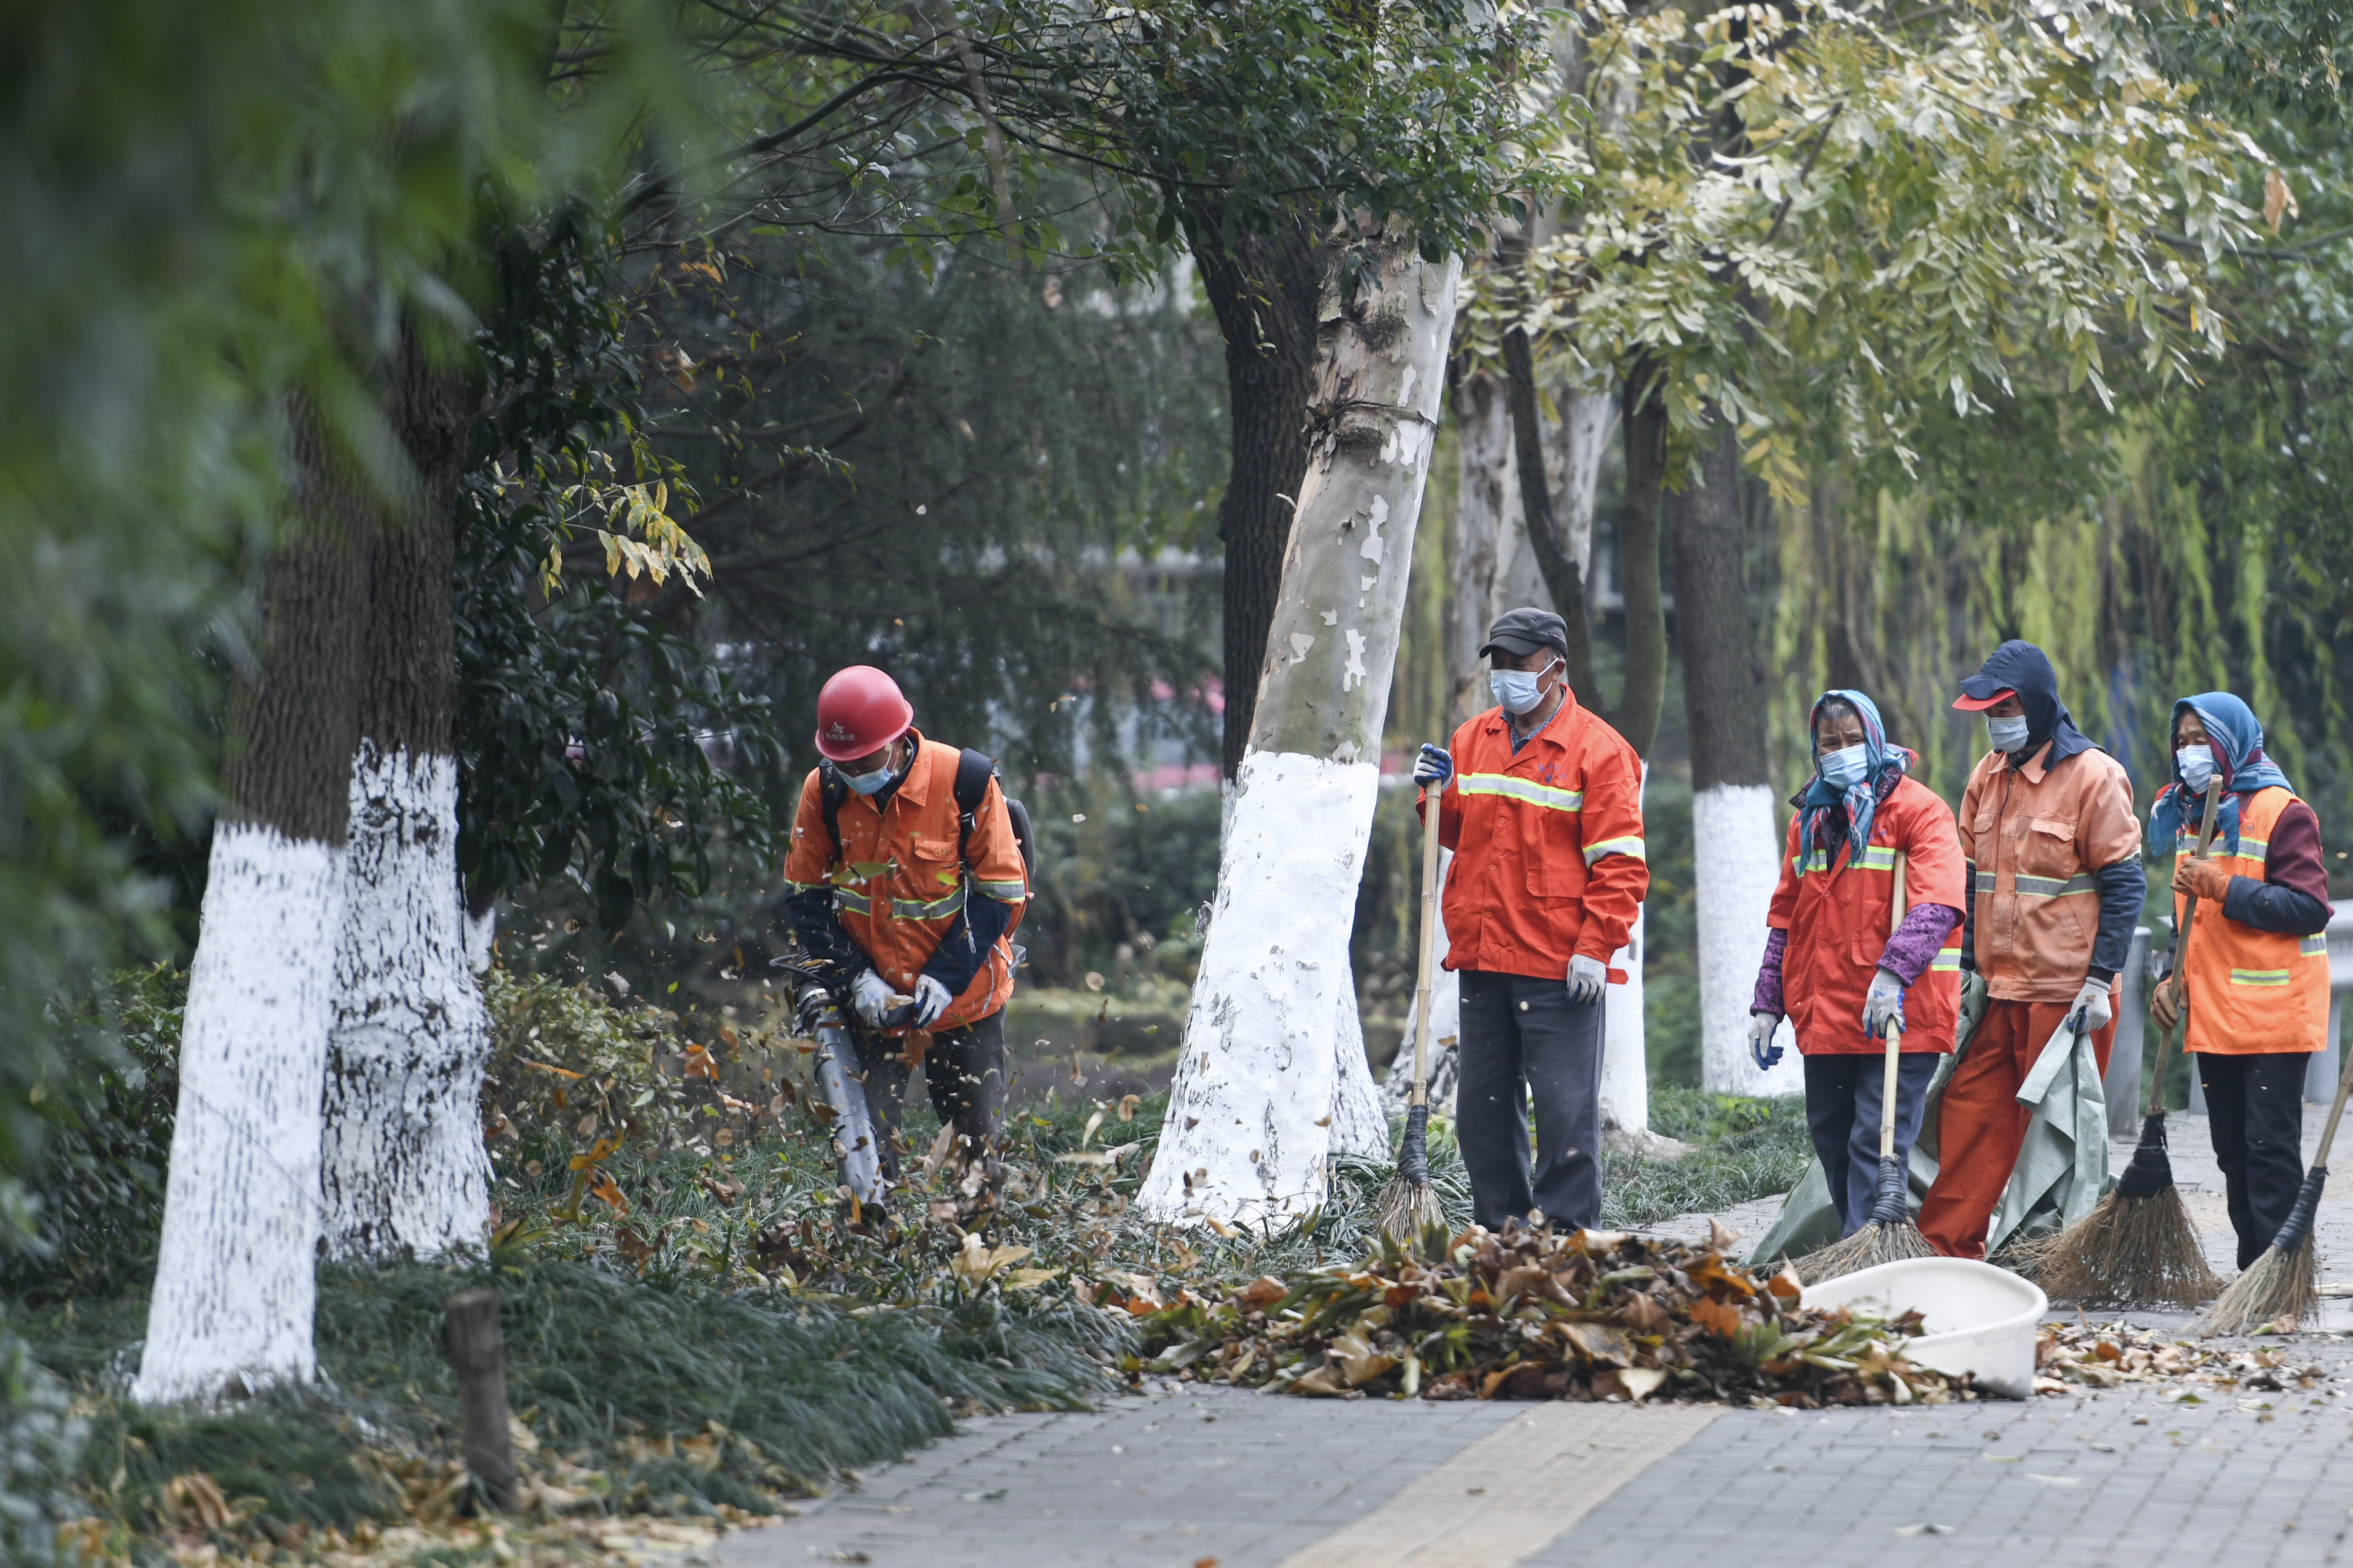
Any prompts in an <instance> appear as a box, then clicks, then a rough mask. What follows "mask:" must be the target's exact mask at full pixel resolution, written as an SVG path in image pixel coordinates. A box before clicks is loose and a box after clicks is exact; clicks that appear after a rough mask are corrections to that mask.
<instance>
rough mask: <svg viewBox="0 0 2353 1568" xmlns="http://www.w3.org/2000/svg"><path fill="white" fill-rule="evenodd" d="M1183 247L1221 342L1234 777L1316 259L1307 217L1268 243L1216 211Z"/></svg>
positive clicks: (1295, 480)
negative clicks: (1226, 415)
mask: <svg viewBox="0 0 2353 1568" xmlns="http://www.w3.org/2000/svg"><path fill="white" fill-rule="evenodd" d="M1185 228H1186V236H1187V240H1188V241H1189V242H1190V244H1191V246H1192V250H1193V258H1194V262H1195V264H1196V265H1197V266H1198V268H1200V276H1201V288H1202V291H1203V292H1204V293H1206V294H1207V295H1208V300H1209V309H1210V310H1212V311H1214V312H1215V313H1216V315H1217V318H1218V329H1219V331H1220V332H1221V333H1222V334H1223V335H1224V337H1225V340H1226V388H1227V401H1228V403H1229V405H1230V410H1231V418H1232V422H1233V455H1232V464H1231V467H1230V468H1229V472H1228V474H1227V477H1226V493H1225V496H1224V498H1223V499H1222V500H1219V503H1218V537H1219V539H1220V540H1222V541H1224V542H1225V547H1226V560H1225V574H1224V581H1223V594H1224V606H1223V608H1224V616H1225V627H1224V644H1225V671H1226V679H1225V697H1226V711H1225V759H1224V773H1225V777H1226V780H1227V782H1228V784H1229V787H1230V784H1231V783H1232V780H1233V778H1234V776H1235V774H1236V773H1238V772H1239V771H1240V767H1241V763H1242V753H1243V752H1244V750H1245V749H1246V748H1247V746H1248V743H1249V741H1250V718H1251V714H1252V712H1253V711H1254V710H1255V709H1256V707H1257V703H1258V688H1257V685H1256V677H1257V673H1258V670H1259V668H1260V666H1261V665H1262V664H1263V663H1264V662H1265V660H1266V634H1267V627H1268V626H1270V625H1271V624H1272V622H1273V619H1274V605H1275V598H1276V595H1278V594H1279V593H1280V592H1281V590H1282V553H1283V546H1284V544H1285V542H1288V541H1289V539H1290V537H1291V518H1292V509H1293V504H1294V503H1295V502H1296V501H1297V500H1298V498H1299V487H1300V485H1301V483H1302V482H1303V476H1304V474H1305V473H1306V471H1307V441H1306V437H1305V436H1304V435H1303V433H1302V431H1301V429H1300V415H1301V412H1302V411H1303V409H1305V408H1306V406H1307V398H1308V394H1309V391H1310V390H1311V388H1312V387H1313V386H1314V376H1315V310H1316V300H1317V298H1318V296H1319V294H1320V293H1321V291H1322V289H1323V284H1324V259H1323V249H1322V247H1320V246H1319V245H1318V244H1317V243H1316V239H1315V234H1314V228H1313V226H1311V223H1310V221H1309V219H1308V218H1307V216H1305V215H1304V214H1303V215H1302V216H1301V218H1300V221H1298V222H1297V223H1295V224H1293V225H1291V226H1288V227H1285V228H1283V229H1281V230H1279V231H1277V232H1275V233H1273V234H1249V233H1242V232H1239V231H1234V230H1232V229H1231V226H1230V225H1229V217H1228V215H1227V214H1226V212H1225V211H1224V209H1223V208H1222V207H1220V206H1217V205H1208V206H1204V207H1201V208H1198V209H1197V210H1193V211H1191V212H1189V213H1188V215H1187V222H1186V226H1185Z"/></svg>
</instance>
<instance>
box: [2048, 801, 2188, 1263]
mask: <svg viewBox="0 0 2353 1568" xmlns="http://www.w3.org/2000/svg"><path fill="white" fill-rule="evenodd" d="M2221 795H2222V781H2221V779H2220V778H2219V777H2218V778H2216V779H2215V780H2214V782H2213V783H2211V784H2208V785H2207V786H2206V816H2205V818H2204V820H2203V822H2202V823H2201V824H2200V827H2199V832H2198V858H2200V859H2201V860H2202V859H2204V858H2206V855H2207V852H2208V851H2209V850H2210V849H2211V848H2212V847H2213V844H2214V828H2215V826H2216V825H2215V816H2216V807H2217V806H2218V805H2220V804H2221ZM2197 919H2198V900H2197V899H2196V898H2195V897H2194V896H2192V897H2190V898H2188V899H2186V900H2184V904H2183V910H2182V918H2181V928H2180V929H2181V956H2180V959H2179V962H2178V963H2175V964H2174V966H2173V978H2172V981H2171V984H2172V985H2173V986H2174V988H2175V996H2176V999H2177V1000H2178V1001H2179V1003H2180V1013H2179V1017H2177V1018H2176V1019H2175V1020H2174V1026H2173V1027H2172V1028H2171V1029H2169V1030H2168V1031H2167V1032H2166V1033H2165V1034H2164V1035H2161V1036H2159V1037H2158V1042H2157V1071H2156V1074H2155V1076H2154V1077H2153V1078H2152V1079H2150V1081H2149V1086H2148V1109H2147V1110H2146V1111H2145V1112H2143V1114H2142V1116H2141V1123H2140V1143H2139V1145H2138V1146H2137V1148H2135V1149H2134V1150H2133V1157H2132V1162H2131V1163H2129V1164H2127V1165H2126V1167H2125V1169H2124V1173H2123V1174H2122V1175H2121V1176H2119V1177H2117V1178H2116V1190H2115V1191H2114V1192H2111V1193H2109V1194H2107V1195H2106V1196H2105V1197H2103V1198H2101V1199H2100V1202H2099V1205H2098V1206H2097V1207H2095V1208H2094V1209H2093V1210H2092V1212H2091V1213H2090V1214H2087V1215H2084V1217H2083V1218H2082V1219H2079V1220H2077V1221H2076V1222H2075V1223H2074V1224H2073V1225H2071V1226H2068V1227H2067V1228H2066V1229H2065V1230H2063V1231H2062V1232H2060V1233H2059V1234H2058V1235H2057V1236H2055V1237H2051V1238H2050V1239H2048V1240H2045V1241H2036V1242H2029V1243H2028V1244H2026V1246H2025V1247H2022V1248H2021V1258H2020V1262H2021V1268H2023V1270H2024V1271H2025V1272H2026V1273H2028V1274H2030V1275H2031V1276H2032V1277H2033V1279H2034V1282H2035V1283H2036V1284H2038V1285H2040V1286H2042V1288H2043V1289H2045V1290H2047V1291H2049V1292H2050V1293H2051V1294H2052V1295H2053V1296H2055V1297H2058V1298H2061V1299H2062V1300H2070V1301H2105V1302H2113V1303H2115V1304H2116V1305H2118V1306H2126V1307H2155V1306H2167V1305H2170V1306H2178V1307H2195V1306H2197V1305H2198V1303H2200V1301H2204V1300H2211V1299H2212V1298H2213V1296H2214V1295H2215V1294H2216V1293H2217V1292H2219V1291H2220V1290H2221V1289H2222V1282H2221V1280H2220V1279H2215V1278H2214V1271H2213V1270H2212V1269H2211V1268H2208V1267H2207V1266H2206V1254H2205V1251H2204V1249H2203V1248H2201V1247H2200V1246H2199V1245H2198V1232H2197V1230H2196V1228H2195V1227H2193V1226H2191V1225H2190V1223H2189V1210H2188V1209H2187V1208H2185V1207H2184V1206H2183V1205H2182V1202H2181V1194H2180V1192H2179V1189H2177V1188H2176V1187H2175V1186H2174V1184H2173V1162H2172V1160H2171V1159H2170V1158H2169V1157H2168V1155H2167V1153H2166V1148H2165V1047H2166V1043H2167V1041H2168V1040H2172V1041H2175V1042H2177V1043H2179V1042H2186V1041H2187V1040H2188V1039H2189V985H2188V982H2189V939H2190V935H2191V932H2192V931H2194V929H2195V927H2196V922H2197Z"/></svg>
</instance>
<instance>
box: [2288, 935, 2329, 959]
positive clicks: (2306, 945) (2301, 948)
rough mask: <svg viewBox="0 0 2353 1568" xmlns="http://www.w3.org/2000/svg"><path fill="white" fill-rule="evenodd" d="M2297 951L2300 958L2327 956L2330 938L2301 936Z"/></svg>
mask: <svg viewBox="0 0 2353 1568" xmlns="http://www.w3.org/2000/svg"><path fill="white" fill-rule="evenodd" d="M2295 951H2296V955H2297V956H2298V957H2300V958H2327V956H2328V938H2327V937H2326V936H2307V937H2300V938H2298V939H2297V941H2296V944H2295Z"/></svg>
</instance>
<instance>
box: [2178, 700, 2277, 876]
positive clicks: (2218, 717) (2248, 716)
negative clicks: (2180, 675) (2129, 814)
mask: <svg viewBox="0 0 2353 1568" xmlns="http://www.w3.org/2000/svg"><path fill="white" fill-rule="evenodd" d="M2185 708H2187V709H2189V710H2190V711H2191V712H2193V713H2195V714H2197V715H2198V721H2199V722H2200V724H2203V725H2205V726H2206V742H2207V744H2208V745H2209V746H2211V748H2212V749H2213V752H2214V770H2215V772H2216V773H2219V774H2220V775H2221V780H2222V805H2221V810H2220V811H2219V812H2217V813H2216V816H2218V817H2219V818H2220V826H2219V828H2218V830H2217V836H2218V837H2221V839H2222V841H2223V846H2222V853H2224V854H2225V855H2236V854H2237V853H2238V852H2239V797H2240V796H2242V795H2253V794H2254V793H2255V791H2257V790H2259V789H2271V788H2274V787H2277V788H2280V789H2284V790H2293V789H2295V785H2294V784H2290V783H2288V782H2287V775H2286V774H2285V773H2282V772H2280V771H2279V765H2278V764H2277V763H2274V762H2273V761H2272V760H2271V759H2270V758H2269V757H2267V756H2265V755H2263V726H2262V725H2261V724H2259V723H2257V722H2256V721H2255V714H2254V710H2253V709H2252V708H2249V707H2248V706H2247V705H2246V704H2245V703H2243V702H2242V701H2240V700H2238V699H2237V698H2235V697H2233V696H2232V695H2231V694H2230V693H2229V692H2227V691H2207V692H2202V693H2200V695H2198V696H2196V697H2185V698H2183V699H2182V700H2180V701H2179V702H2177V703H2175V704H2174V705H2173V724H2172V727H2171V728H2169V729H2168V730H2167V731H2166V745H2167V748H2168V750H2170V749H2171V747H2172V743H2173V736H2174V734H2175V733H2176V732H2177V731H2179V729H2180V727H2181V710H2183V709H2185ZM2168 760H2170V761H2171V762H2172V763H2173V782H2172V783H2171V784H2167V785H2166V786H2165V787H2164V788H2163V789H2161V790H2159V791H2158V792H2157V804H2156V805H2152V806H2150V807H2149V810H2148V833H2149V837H2150V839H2151V840H2152V841H2153V842H2154V844H2155V846H2156V847H2157V849H2158V852H2159V853H2160V854H2161V853H2163V851H2164V848H2165V847H2166V846H2167V845H2168V844H2173V843H2176V842H2178V841H2179V838H2180V837H2181V832H2182V829H2183V828H2184V827H2185V826H2188V825H2189V823H2191V822H2192V821H2194V820H2195V819H2196V818H2197V817H2198V816H2202V815H2203V814H2204V812H2205V809H2206V802H2205V798H2204V796H2203V795H2193V794H2191V793H2190V790H2189V785H2188V784H2184V783H2182V782H2181V763H2180V760H2179V758H2173V759H2168Z"/></svg>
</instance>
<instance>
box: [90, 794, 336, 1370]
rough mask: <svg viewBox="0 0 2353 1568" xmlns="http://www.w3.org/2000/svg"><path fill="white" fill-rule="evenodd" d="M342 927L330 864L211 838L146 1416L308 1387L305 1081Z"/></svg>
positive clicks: (310, 1260) (280, 849) (256, 841)
mask: <svg viewBox="0 0 2353 1568" xmlns="http://www.w3.org/2000/svg"><path fill="white" fill-rule="evenodd" d="M342 929H343V853H342V851H341V850H339V849H336V848H334V847H332V846H330V845H328V844H324V843H322V842H319V841H318V840H315V839H290V838H288V837H286V836H285V835H283V834H281V833H280V832H279V831H278V830H277V829H276V828H274V827H268V826H259V825H254V824H248V823H235V822H224V823H222V824H221V825H220V826H218V827H216V829H214V832H213V844H212V856H211V865H210V872H209V880H208V881H207V882H206V887H205V900H204V912H203V917H202V927H201V930H202V934H201V936H200V938H199V940H198V942H197V943H196V956H195V963H194V964H193V965H192V967H191V968H190V970H189V973H188V1004H187V1008H186V1011H185V1014H184V1015H183V1022H182V1025H181V1032H180V1100H179V1110H178V1112H177V1119H176V1120H175V1121H174V1124H173V1128H172V1158H171V1171H170V1174H169V1177H168V1179H167V1181H166V1184H165V1188H164V1231H163V1241H162V1246H161V1250H160V1252H159V1254H158V1256H157V1258H156V1264H155V1289H154V1293H153V1297H152V1298H151V1300H150V1302H149V1306H148V1318H147V1342H146V1346H145V1348H144V1350H143V1351H142V1353H141V1356H140V1363H139V1375H138V1378H137V1380H136V1381H135V1382H134V1383H133V1384H132V1398H134V1399H137V1400H139V1401H141V1402H142V1403H143V1404H158V1403H168V1402H174V1401H180V1400H208V1399H211V1398H212V1397H214V1396H215V1395H216V1394H219V1393H221V1392H222V1391H223V1390H224V1389H236V1388H238V1387H242V1388H244V1389H246V1390H251V1389H255V1388H259V1387H260V1386H262V1385H264V1384H270V1383H296V1384H301V1383H308V1382H309V1381H311V1377H312V1376H313V1374H314V1373H315V1371H316V1362H315V1360H314V1357H313V1352H312V1350H311V1318H312V1310H313V1307H314V1305H315V1301H316V1294H315V1288H314V1279H313V1273H314V1270H315V1268H316V1267H317V1255H318V1241H319V1226H320V1213H321V1211H320V1204H319V1148H320V1106H319V1080H320V1075H321V1073H322V1071H323V1070H324V1068H325V1067H326V1047H327V1032H328V1030H329V1028H330V1027H331V1026H332V1024H333V1022H334V1007H335V973H334V967H335V965H334V960H335V933H336V932H337V931H340V930H342Z"/></svg>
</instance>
